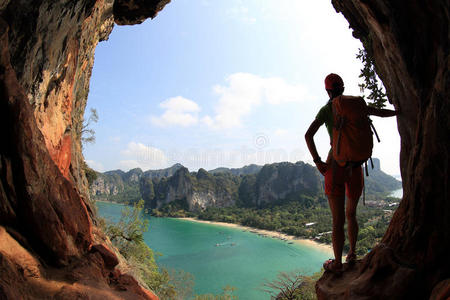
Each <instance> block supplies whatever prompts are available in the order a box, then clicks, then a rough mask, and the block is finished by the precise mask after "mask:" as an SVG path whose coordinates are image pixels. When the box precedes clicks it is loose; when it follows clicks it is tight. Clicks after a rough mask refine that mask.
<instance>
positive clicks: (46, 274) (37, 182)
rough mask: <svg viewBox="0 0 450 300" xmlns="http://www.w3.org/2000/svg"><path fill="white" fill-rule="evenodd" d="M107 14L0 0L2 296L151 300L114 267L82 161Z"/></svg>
mask: <svg viewBox="0 0 450 300" xmlns="http://www.w3.org/2000/svg"><path fill="white" fill-rule="evenodd" d="M165 3H167V1H156V0H155V1H145V2H140V3H138V4H135V5H134V6H133V9H136V8H137V6H139V5H140V6H141V8H142V9H143V10H144V11H146V16H147V17H154V16H155V15H156V13H157V11H158V10H157V9H154V7H156V8H158V9H161V8H162V6H163V5H164V4H165ZM148 7H151V9H149V8H148ZM152 11H153V14H152V13H151V12H152ZM121 13H122V14H125V15H126V13H127V11H126V9H125V8H123V10H122V12H121ZM114 18H115V16H114V14H113V1H111V0H98V1H95V0H83V1H44V0H40V1H26V0H25V1H7V0H6V1H5V0H4V1H0V47H1V48H0V49H1V52H0V95H1V98H0V106H1V109H0V122H1V125H2V131H1V133H0V134H1V137H0V138H1V140H2V142H1V144H0V145H1V146H0V265H1V267H0V298H2V299H4V298H6V299H44V298H55V299H75V298H76V299H100V298H102V299H155V298H156V296H155V295H153V294H152V293H151V292H148V291H146V290H144V289H143V288H141V287H140V285H139V284H138V283H137V281H136V280H135V279H134V278H132V277H131V276H129V275H126V274H122V273H121V272H120V271H119V270H118V269H114V267H115V265H114V263H115V261H116V260H115V259H114V257H115V254H114V252H112V251H110V250H108V246H106V245H105V244H107V240H103V239H102V238H103V237H102V233H101V232H98V230H97V229H96V227H95V226H94V225H93V219H92V210H91V207H90V203H89V201H88V191H87V181H86V178H85V175H84V171H83V167H82V166H83V161H84V159H83V157H82V153H81V141H80V138H81V128H82V124H83V113H84V108H85V105H86V99H87V94H88V90H89V79H90V76H91V70H92V66H93V60H94V51H95V47H96V46H97V44H98V42H99V41H101V40H104V39H107V37H108V35H109V33H110V32H111V30H112V28H113V24H114ZM121 18H122V23H126V17H124V16H121ZM130 23H136V21H135V19H133V21H132V22H130ZM116 259H117V258H116Z"/></svg>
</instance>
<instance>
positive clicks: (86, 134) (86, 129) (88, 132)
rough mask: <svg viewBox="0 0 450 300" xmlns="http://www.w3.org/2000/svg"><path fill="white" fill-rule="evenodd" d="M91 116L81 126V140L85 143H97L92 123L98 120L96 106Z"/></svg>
mask: <svg viewBox="0 0 450 300" xmlns="http://www.w3.org/2000/svg"><path fill="white" fill-rule="evenodd" d="M90 112H91V113H90V115H89V118H88V119H87V121H86V122H83V126H82V127H81V142H82V143H83V144H93V143H95V130H94V129H92V124H93V123H97V122H98V113H97V110H96V109H95V108H91V110H90Z"/></svg>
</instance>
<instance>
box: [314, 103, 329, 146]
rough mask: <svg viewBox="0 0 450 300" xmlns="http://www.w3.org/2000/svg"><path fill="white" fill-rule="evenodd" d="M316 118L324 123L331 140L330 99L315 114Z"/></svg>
mask: <svg viewBox="0 0 450 300" xmlns="http://www.w3.org/2000/svg"><path fill="white" fill-rule="evenodd" d="M316 120H318V121H320V122H321V123H325V126H326V127H327V131H328V135H329V136H330V142H331V141H332V140H333V111H332V108H331V100H329V101H328V103H327V104H325V105H324V106H323V107H322V108H321V109H320V110H319V112H318V113H317V115H316Z"/></svg>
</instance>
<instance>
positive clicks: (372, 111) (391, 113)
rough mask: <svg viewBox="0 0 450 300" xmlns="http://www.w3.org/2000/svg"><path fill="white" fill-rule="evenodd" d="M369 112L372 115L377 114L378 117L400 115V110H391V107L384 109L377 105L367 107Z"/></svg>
mask: <svg viewBox="0 0 450 300" xmlns="http://www.w3.org/2000/svg"><path fill="white" fill-rule="evenodd" d="M367 114H368V115H370V116H377V117H382V118H386V117H393V116H396V115H398V111H395V110H390V109H382V108H375V107H370V106H368V107H367Z"/></svg>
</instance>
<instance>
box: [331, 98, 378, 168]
mask: <svg viewBox="0 0 450 300" xmlns="http://www.w3.org/2000/svg"><path fill="white" fill-rule="evenodd" d="M332 112H333V121H334V122H333V124H334V125H333V142H332V146H331V148H332V150H333V158H334V160H335V161H336V162H337V163H338V164H339V165H340V166H348V165H349V164H352V165H353V166H357V165H362V164H363V163H364V162H366V161H367V160H368V159H369V158H370V157H371V156H372V148H373V139H372V135H373V133H372V130H371V126H372V122H371V120H370V119H369V116H368V114H367V105H366V102H365V101H364V99H363V98H362V97H353V96H342V95H341V96H338V97H336V98H334V99H333V101H332ZM377 138H378V136H377Z"/></svg>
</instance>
